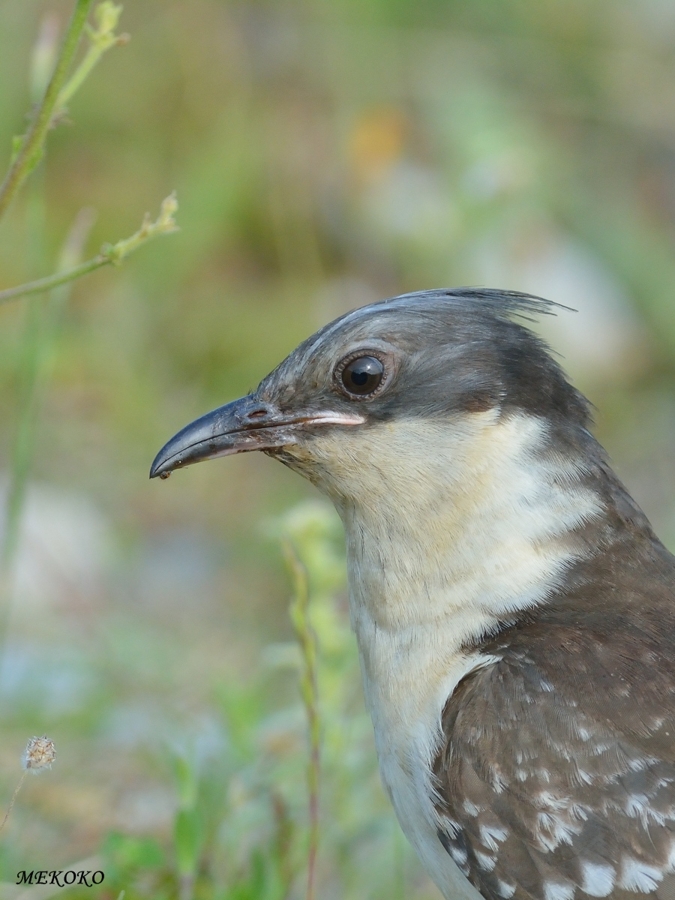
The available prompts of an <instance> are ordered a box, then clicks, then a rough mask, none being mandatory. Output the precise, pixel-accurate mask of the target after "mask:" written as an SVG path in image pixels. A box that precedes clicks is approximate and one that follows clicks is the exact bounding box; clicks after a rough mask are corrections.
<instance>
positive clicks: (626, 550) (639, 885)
mask: <svg viewBox="0 0 675 900" xmlns="http://www.w3.org/2000/svg"><path fill="white" fill-rule="evenodd" d="M557 312H558V305H557V304H555V303H553V302H551V301H547V300H544V299H541V298H539V297H535V296H533V295H529V294H524V293H519V292H515V291H507V290H492V289H487V288H456V289H444V290H430V291H422V292H417V293H409V294H404V295H401V296H398V297H394V298H392V299H389V300H384V301H380V302H377V303H373V304H370V305H368V306H364V307H361V308H358V309H355V310H353V311H351V312H348V313H347V314H345V315H343V316H341V317H340V318H338V319H336V320H335V321H333V322H331V323H329V324H327V325H325V326H324V327H323V328H321V329H320V330H319V331H317V332H316V334H314V335H312V336H311V337H309V338H307V339H306V340H305V341H303V343H301V344H300V345H299V346H298V347H297V349H295V350H294V351H293V352H292V353H290V355H289V356H288V357H287V358H286V359H285V360H284V361H283V362H281V363H280V365H278V366H277V368H275V369H274V371H272V372H271V373H270V374H269V375H267V376H266V377H265V378H263V380H262V381H261V383H260V385H259V386H258V388H257V389H256V390H254V391H252V392H251V393H250V394H248V395H247V396H245V397H243V398H241V399H239V400H235V401H234V402H232V403H228V404H227V405H225V406H222V407H220V408H218V409H216V410H214V411H213V412H210V413H208V414H206V415H205V416H202V417H201V418H199V419H197V420H196V421H195V422H193V423H192V424H190V425H188V426H187V427H186V428H184V429H183V430H182V431H180V432H178V434H177V435H176V436H175V437H173V438H172V439H171V440H170V441H169V442H168V443H167V444H166V445H165V446H164V447H163V448H162V450H160V452H159V453H158V455H157V457H156V458H155V461H154V463H153V465H152V469H151V477H156V476H160V477H166V476H167V475H168V474H169V473H170V472H172V471H173V470H175V469H179V468H181V467H183V466H188V465H191V464H193V463H196V462H199V461H202V460H207V459H212V458H214V457H219V456H227V455H231V454H236V453H242V452H247V451H253V450H260V451H262V452H263V453H265V454H267V455H268V456H270V457H272V458H274V459H277V460H279V461H280V462H282V463H283V464H285V465H286V466H288V467H290V468H291V469H293V470H294V471H296V472H298V473H299V474H301V475H302V476H304V477H305V478H307V479H308V480H309V481H310V482H311V483H312V484H314V485H315V486H316V487H317V488H318V489H319V491H321V492H323V493H324V494H325V495H327V496H328V497H329V498H330V500H331V501H332V502H333V504H334V506H335V508H336V509H337V512H338V513H339V515H340V517H341V519H342V522H343V525H344V530H345V535H346V548H347V564H348V583H349V604H350V618H351V625H352V628H353V630H354V632H355V635H356V640H357V643H358V649H359V656H360V663H361V672H362V680H363V688H364V695H365V700H366V705H367V708H368V711H369V713H370V716H371V718H372V723H373V729H374V735H375V745H376V750H377V756H378V762H379V769H380V775H381V780H382V783H383V785H384V788H385V790H386V792H387V794H388V795H389V797H390V799H391V802H392V805H393V808H394V811H395V813H396V815H397V817H398V820H399V822H400V825H401V827H402V829H403V832H404V833H405V835H406V837H407V838H408V840H409V841H410V843H411V844H412V846H413V847H414V848H415V850H416V851H417V853H418V855H419V857H420V859H421V862H422V864H423V866H424V868H425V869H426V871H427V872H428V874H429V875H430V877H431V879H432V880H433V881H434V882H435V884H436V885H437V887H438V888H439V890H440V892H441V894H442V895H443V896H444V897H445V898H446V900H450V898H453V900H455V898H463V900H470V898H479V897H481V896H482V897H484V898H486V900H585V898H589V897H607V898H612V900H636V898H638V897H640V896H641V895H647V896H648V897H651V898H654V900H673V898H675V558H674V557H673V556H672V555H671V554H670V552H669V551H668V550H667V549H666V547H665V546H664V545H663V544H662V543H661V541H659V539H658V538H657V536H656V535H655V533H654V531H653V529H652V527H651V525H650V523H649V521H648V519H647V517H646V516H645V514H644V513H643V512H642V510H641V509H640V507H639V506H638V504H637V503H636V502H635V500H633V499H632V497H631V496H630V495H629V493H628V492H627V490H626V488H624V486H623V484H622V483H621V481H620V480H619V478H618V477H617V475H616V474H615V473H614V471H613V470H612V468H611V467H610V464H609V462H608V457H607V454H606V452H605V451H604V449H603V448H602V446H601V445H600V444H599V442H598V441H597V440H596V438H595V437H594V436H593V435H592V433H591V431H590V428H591V427H592V423H591V407H590V404H589V402H588V401H587V399H586V398H585V397H584V395H583V394H582V393H581V392H580V391H579V390H578V389H577V388H575V387H574V386H573V385H572V384H571V382H570V381H569V380H568V378H567V376H566V375H565V372H564V371H563V368H562V367H561V365H560V363H559V362H558V360H557V359H556V358H555V356H554V355H553V353H552V351H551V350H550V349H549V347H548V345H547V344H546V343H545V342H544V341H543V340H542V339H541V338H540V337H539V336H538V335H537V334H536V333H535V332H534V331H533V330H532V327H531V323H532V321H533V320H536V319H537V318H538V317H539V316H541V315H549V314H556V313H557Z"/></svg>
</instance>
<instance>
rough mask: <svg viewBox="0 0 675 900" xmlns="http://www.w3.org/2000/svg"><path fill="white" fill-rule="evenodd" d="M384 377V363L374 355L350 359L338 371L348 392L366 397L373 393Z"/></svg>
mask: <svg viewBox="0 0 675 900" xmlns="http://www.w3.org/2000/svg"><path fill="white" fill-rule="evenodd" d="M383 378H384V365H383V363H382V361H381V360H379V359H378V358H377V357H376V356H359V357H358V358H357V359H352V360H350V361H349V362H348V363H347V365H346V366H345V367H344V368H343V369H342V371H341V372H340V381H341V382H342V386H343V387H344V389H345V390H346V391H347V393H348V394H356V395H357V396H358V397H366V396H367V395H368V394H372V393H374V392H375V391H376V390H377V389H378V387H379V386H380V384H381V383H382V379H383Z"/></svg>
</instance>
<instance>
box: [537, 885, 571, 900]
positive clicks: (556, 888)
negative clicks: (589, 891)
mask: <svg viewBox="0 0 675 900" xmlns="http://www.w3.org/2000/svg"><path fill="white" fill-rule="evenodd" d="M573 897H574V885H573V884H571V883H570V882H569V881H568V882H566V883H565V884H559V883H557V882H555V881H545V882H544V900H572V898H573Z"/></svg>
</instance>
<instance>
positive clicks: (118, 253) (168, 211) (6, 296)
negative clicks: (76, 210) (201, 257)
mask: <svg viewBox="0 0 675 900" xmlns="http://www.w3.org/2000/svg"><path fill="white" fill-rule="evenodd" d="M177 209H178V203H177V202H176V196H175V194H170V195H169V196H168V197H167V198H166V199H165V200H164V201H163V202H162V206H161V208H160V213H159V216H158V218H157V219H156V220H155V221H154V222H152V221H151V220H150V218H149V217H148V216H146V218H145V220H144V222H143V224H142V225H141V227H140V228H139V229H138V231H137V232H135V234H132V235H131V237H128V238H124V239H123V240H121V241H118V242H117V243H116V244H106V245H105V246H104V247H103V248H102V249H101V252H100V253H99V254H98V255H97V256H94V257H93V258H92V259H89V260H87V261H86V262H83V263H80V264H79V265H77V266H73V267H72V268H70V269H66V270H65V271H63V272H56V273H54V274H53V275H48V276H47V277H46V278H38V279H37V280H36V281H28V282H26V283H25V284H19V285H17V286H16V287H13V288H6V289H5V290H4V291H0V303H8V302H9V301H10V300H16V299H17V297H26V296H28V295H29V294H42V293H44V292H45V291H51V290H52V289H53V288H56V287H60V286H61V285H62V284H67V283H68V282H69V281H75V279H77V278H81V277H82V276H83V275H87V274H88V273H89V272H94V271H95V270H96V269H100V268H102V266H109V265H113V266H117V265H119V264H120V263H121V262H122V261H123V260H124V259H126V257H127V256H129V254H130V253H133V251H134V250H137V249H138V248H139V247H140V246H142V244H145V243H146V241H149V240H150V239H151V238H153V237H156V236H157V235H159V234H171V232H173V231H177V230H178V227H177V225H176V222H175V220H174V213H175V212H176V210H177Z"/></svg>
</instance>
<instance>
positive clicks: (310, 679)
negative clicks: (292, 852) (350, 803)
mask: <svg viewBox="0 0 675 900" xmlns="http://www.w3.org/2000/svg"><path fill="white" fill-rule="evenodd" d="M284 550H285V554H286V560H287V563H288V567H289V569H290V570H291V576H292V578H293V588H294V595H293V600H292V601H291V605H290V608H289V613H290V617H291V622H292V624H293V628H294V629H295V634H296V636H297V639H298V643H299V645H300V652H301V654H302V661H303V671H302V675H301V677H300V693H301V695H302V701H303V703H304V706H305V713H306V715H307V726H308V731H309V761H308V764H307V787H308V792H309V848H308V852H307V895H306V896H307V900H314V898H315V896H316V859H317V852H318V849H319V784H320V776H321V720H320V717H319V691H318V686H317V640H316V634H315V633H314V630H313V628H312V625H311V622H310V619H309V599H310V594H309V581H308V578H307V570H306V569H305V566H304V565H303V564H302V562H301V560H300V559H299V557H298V554H297V552H296V550H295V547H294V546H293V544H292V543H291V542H290V541H289V540H286V541H285V542H284Z"/></svg>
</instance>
